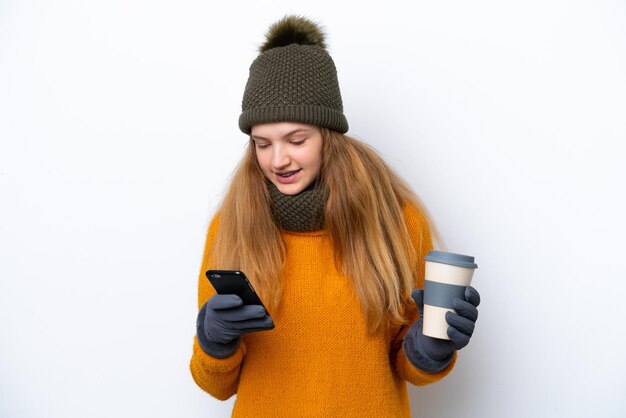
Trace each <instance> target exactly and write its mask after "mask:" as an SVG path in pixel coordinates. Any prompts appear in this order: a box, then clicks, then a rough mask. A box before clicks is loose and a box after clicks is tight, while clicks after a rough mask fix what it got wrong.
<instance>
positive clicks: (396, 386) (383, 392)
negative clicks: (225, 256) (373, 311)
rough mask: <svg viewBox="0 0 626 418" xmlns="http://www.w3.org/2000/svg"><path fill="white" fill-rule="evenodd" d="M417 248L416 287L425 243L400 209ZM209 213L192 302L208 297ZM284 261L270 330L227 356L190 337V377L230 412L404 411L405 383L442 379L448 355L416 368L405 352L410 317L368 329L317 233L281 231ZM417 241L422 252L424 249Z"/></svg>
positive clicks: (326, 241) (414, 220)
mask: <svg viewBox="0 0 626 418" xmlns="http://www.w3.org/2000/svg"><path fill="white" fill-rule="evenodd" d="M404 214H405V219H406V222H407V225H408V227H409V231H410V234H411V237H412V239H413V242H414V245H415V248H420V246H419V241H420V239H424V240H426V241H425V242H426V243H427V244H428V245H426V246H423V251H424V254H419V260H420V274H419V275H418V277H417V279H416V285H417V286H418V287H423V280H424V265H423V259H424V255H425V254H426V253H428V251H429V250H430V249H431V248H432V244H431V238H430V234H429V232H428V231H424V228H422V227H421V225H423V223H422V222H420V221H419V214H418V212H417V211H416V210H415V208H412V207H408V208H406V209H405V210H404ZM217 228H218V221H217V218H214V219H213V221H212V222H211V226H210V227H209V231H208V234H207V242H206V247H205V252H204V258H203V262H202V267H201V270H200V279H199V290H198V306H199V307H201V306H202V305H203V304H204V303H205V302H206V301H207V300H208V299H209V298H210V297H211V296H212V295H213V294H214V292H215V291H214V290H213V288H212V287H211V285H210V284H209V282H208V280H207V279H206V276H205V275H204V272H205V271H206V270H208V269H209V268H218V267H219V266H210V265H209V264H208V250H209V248H210V246H211V245H212V243H213V240H214V239H215V234H216V231H217ZM282 238H283V240H284V242H285V247H286V250H287V251H286V253H287V259H286V263H285V267H284V274H283V277H284V295H283V299H282V302H281V305H280V308H279V309H278V310H277V311H276V312H271V314H272V318H273V320H274V323H275V324H276V328H275V329H273V330H271V331H263V332H258V333H251V334H246V335H244V336H243V337H242V343H241V345H240V347H239V349H238V350H237V351H236V352H235V354H234V355H232V356H231V357H229V358H226V359H216V358H213V357H211V356H209V355H207V354H206V353H205V352H204V351H203V350H202V348H201V347H200V345H199V344H198V339H197V337H196V338H195V339H194V345H193V355H192V357H191V365H190V368H191V374H192V376H193V378H194V380H195V382H196V383H197V384H198V386H200V387H201V388H202V389H204V390H205V391H206V392H208V393H209V394H211V395H212V396H214V397H216V398H218V399H222V400H224V399H228V398H230V397H231V396H232V395H234V394H235V393H236V394H237V399H236V401H235V406H234V409H233V415H232V416H233V417H245V418H251V417H275V418H279V417H290V418H291V417H345V418H348V417H359V418H363V417H377V418H382V417H410V416H411V414H410V406H409V398H408V394H407V387H406V381H409V382H411V383H413V384H415V385H426V384H429V383H433V382H436V381H437V380H439V379H441V378H442V377H444V376H446V375H447V374H448V373H450V371H451V370H452V368H453V367H454V363H455V361H456V354H455V355H454V359H453V360H452V362H451V363H450V364H449V365H448V366H447V367H446V368H444V369H443V370H441V371H440V372H437V373H432V374H431V373H426V372H424V371H421V370H419V369H417V368H415V367H414V366H413V365H412V364H411V363H410V362H409V360H408V359H407V358H406V357H405V355H404V352H403V350H402V338H403V336H404V334H405V333H406V331H408V328H409V327H410V325H411V323H412V322H413V321H415V319H416V318H417V310H416V309H412V310H411V312H410V313H409V316H410V323H409V324H407V325H404V326H402V327H396V328H393V329H384V330H381V331H379V332H378V333H377V334H375V335H373V336H372V335H368V333H367V327H366V324H365V320H364V316H363V314H362V311H361V309H360V306H359V301H358V299H357V297H356V295H355V293H354V291H353V290H352V288H351V285H350V282H349V281H348V279H347V278H346V277H345V276H343V275H342V274H341V273H339V272H338V271H337V270H338V269H337V266H336V265H335V263H334V257H333V248H332V245H331V242H330V236H329V235H328V234H327V232H326V231H315V232H287V231H283V232H282ZM424 247H425V248H424Z"/></svg>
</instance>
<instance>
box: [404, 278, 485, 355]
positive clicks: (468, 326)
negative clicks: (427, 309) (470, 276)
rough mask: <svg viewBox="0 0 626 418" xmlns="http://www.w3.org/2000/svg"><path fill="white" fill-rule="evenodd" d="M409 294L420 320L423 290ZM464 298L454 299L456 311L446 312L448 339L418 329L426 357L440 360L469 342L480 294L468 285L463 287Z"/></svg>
mask: <svg viewBox="0 0 626 418" xmlns="http://www.w3.org/2000/svg"><path fill="white" fill-rule="evenodd" d="M411 296H413V300H414V301H415V304H416V305H417V306H418V308H419V310H420V321H421V320H422V315H423V313H424V302H423V300H424V292H423V291H422V290H420V289H415V290H414V291H413V293H412V295H411ZM464 299H465V300H461V299H458V298H457V299H454V301H453V302H452V308H454V310H455V311H456V313H454V312H447V313H446V322H447V323H448V325H449V327H448V337H449V338H450V340H442V339H439V338H432V337H428V336H426V335H424V334H423V333H422V332H421V329H420V333H419V334H420V335H419V336H418V337H419V338H421V339H422V341H421V342H422V344H421V345H422V348H423V349H424V353H425V354H426V355H427V356H428V357H430V358H432V359H434V360H441V359H444V358H446V357H448V356H449V355H450V354H452V353H453V352H454V351H456V350H460V349H461V348H463V347H465V346H466V345H467V344H469V341H470V338H471V337H472V334H473V333H474V327H475V326H476V320H477V319H478V309H476V308H477V307H478V305H479V304H480V294H479V293H478V291H477V290H476V289H474V288H473V287H471V286H468V287H467V288H466V289H465V294H464Z"/></svg>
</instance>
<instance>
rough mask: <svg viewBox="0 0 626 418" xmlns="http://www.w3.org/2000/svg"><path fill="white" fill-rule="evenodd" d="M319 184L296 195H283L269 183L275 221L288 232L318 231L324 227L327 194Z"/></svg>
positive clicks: (314, 183)
mask: <svg viewBox="0 0 626 418" xmlns="http://www.w3.org/2000/svg"><path fill="white" fill-rule="evenodd" d="M316 183H317V182H313V183H311V185H310V186H309V187H308V188H307V189H305V190H303V191H302V192H300V193H298V194H296V195H286V194H282V193H281V192H280V191H279V190H278V188H276V186H275V185H274V184H273V183H269V184H268V187H269V191H270V197H271V199H272V213H273V214H274V220H275V221H276V223H277V224H278V226H279V227H280V228H281V229H285V230H287V231H297V232H304V231H317V230H319V229H322V228H323V227H324V207H325V205H326V193H325V191H324V189H323V188H322V187H321V186H320V185H316Z"/></svg>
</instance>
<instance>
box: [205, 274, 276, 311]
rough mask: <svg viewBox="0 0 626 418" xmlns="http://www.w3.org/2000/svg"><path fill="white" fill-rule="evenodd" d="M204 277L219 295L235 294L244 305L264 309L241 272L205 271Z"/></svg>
mask: <svg viewBox="0 0 626 418" xmlns="http://www.w3.org/2000/svg"><path fill="white" fill-rule="evenodd" d="M206 277H207V279H209V282H211V284H212V285H213V288H215V291H216V292H217V293H219V294H220V295H232V294H235V295H237V296H239V297H240V298H241V300H242V301H243V304H244V305H261V306H263V308H265V305H263V302H261V298H260V297H259V295H258V294H257V293H256V291H255V290H254V288H253V287H252V284H251V283H250V281H249V280H248V278H247V277H246V275H245V274H243V272H241V271H239V270H207V272H206ZM265 311H267V308H265ZM268 315H269V314H268Z"/></svg>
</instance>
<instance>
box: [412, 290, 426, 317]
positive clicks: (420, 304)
mask: <svg viewBox="0 0 626 418" xmlns="http://www.w3.org/2000/svg"><path fill="white" fill-rule="evenodd" d="M411 297H412V298H413V300H414V301H415V305H416V306H417V309H419V312H420V318H421V317H422V315H423V314H424V291H423V290H422V289H415V290H413V292H412V293H411Z"/></svg>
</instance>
